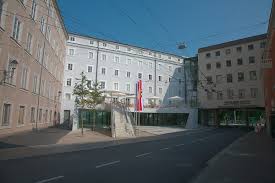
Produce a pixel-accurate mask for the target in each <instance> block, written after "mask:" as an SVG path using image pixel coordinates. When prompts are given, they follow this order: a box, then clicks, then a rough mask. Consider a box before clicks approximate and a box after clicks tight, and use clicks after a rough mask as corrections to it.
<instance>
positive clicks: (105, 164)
mask: <svg viewBox="0 0 275 183" xmlns="http://www.w3.org/2000/svg"><path fill="white" fill-rule="evenodd" d="M119 162H120V161H119V160H118V161H112V162H109V163H104V164H101V165H97V166H96V167H95V168H101V167H104V166H109V165H113V164H116V163H119Z"/></svg>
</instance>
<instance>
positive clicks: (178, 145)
mask: <svg viewBox="0 0 275 183" xmlns="http://www.w3.org/2000/svg"><path fill="white" fill-rule="evenodd" d="M180 146H184V144H177V145H175V147H180Z"/></svg>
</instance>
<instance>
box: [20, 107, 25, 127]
mask: <svg viewBox="0 0 275 183" xmlns="http://www.w3.org/2000/svg"><path fill="white" fill-rule="evenodd" d="M24 117H25V106H19V115H18V125H23V124H24Z"/></svg>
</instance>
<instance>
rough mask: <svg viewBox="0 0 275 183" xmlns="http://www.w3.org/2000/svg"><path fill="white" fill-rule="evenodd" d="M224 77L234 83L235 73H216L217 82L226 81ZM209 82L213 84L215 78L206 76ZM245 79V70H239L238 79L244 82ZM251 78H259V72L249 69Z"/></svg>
mask: <svg viewBox="0 0 275 183" xmlns="http://www.w3.org/2000/svg"><path fill="white" fill-rule="evenodd" d="M224 78H225V79H226V82H227V83H233V75H232V74H226V76H223V75H221V74H220V75H216V84H221V83H224ZM206 80H207V84H213V78H212V76H206ZM244 80H245V74H244V72H238V75H237V81H238V82H242V81H244ZM249 80H251V81H255V80H257V72H256V71H249Z"/></svg>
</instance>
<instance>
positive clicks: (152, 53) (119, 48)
mask: <svg viewBox="0 0 275 183" xmlns="http://www.w3.org/2000/svg"><path fill="white" fill-rule="evenodd" d="M69 39H70V41H72V42H75V40H76V38H75V37H74V36H70V38H69ZM87 41H88V42H89V44H90V45H93V44H94V41H93V40H87ZM102 46H103V47H107V43H105V42H103V43H102ZM115 49H116V50H121V47H120V45H115ZM72 50H73V49H72ZM132 51H133V49H132V48H130V47H127V52H132ZM73 52H74V51H72V53H73ZM145 52H146V53H147V54H148V55H149V56H153V57H158V58H162V57H163V56H164V55H162V54H157V53H155V52H151V51H144V50H141V49H140V50H137V53H138V54H140V55H142V54H144V53H145ZM69 54H70V55H74V54H71V49H70V51H69ZM167 58H168V59H169V60H172V59H174V58H173V57H172V56H170V55H168V56H167ZM175 59H177V60H178V61H180V58H175Z"/></svg>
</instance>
